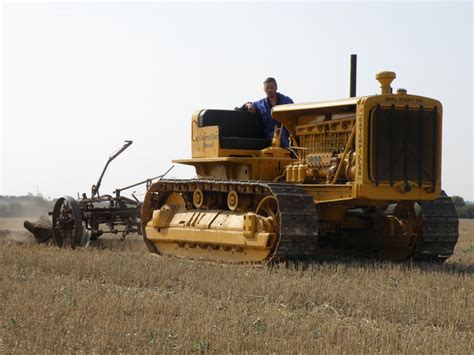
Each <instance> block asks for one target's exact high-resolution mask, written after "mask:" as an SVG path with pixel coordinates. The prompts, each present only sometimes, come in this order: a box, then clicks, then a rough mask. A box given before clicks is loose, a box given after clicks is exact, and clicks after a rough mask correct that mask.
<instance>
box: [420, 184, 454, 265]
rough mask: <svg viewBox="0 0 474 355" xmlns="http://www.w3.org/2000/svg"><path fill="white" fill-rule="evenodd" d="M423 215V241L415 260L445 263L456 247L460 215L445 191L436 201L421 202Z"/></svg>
mask: <svg viewBox="0 0 474 355" xmlns="http://www.w3.org/2000/svg"><path fill="white" fill-rule="evenodd" d="M418 204H419V205H420V207H421V211H422V214H423V220H424V223H423V241H422V244H421V245H420V246H419V247H418V250H417V251H416V255H415V259H417V260H421V261H438V262H443V261H445V260H446V259H447V258H449V257H450V256H451V255H452V254H453V252H454V247H455V246H456V243H457V240H458V236H459V232H458V224H459V220H458V215H457V213H456V208H455V206H454V203H453V201H452V199H451V197H449V196H447V195H446V193H445V192H444V191H443V192H442V194H441V196H440V197H439V198H438V199H436V200H434V201H420V202H418Z"/></svg>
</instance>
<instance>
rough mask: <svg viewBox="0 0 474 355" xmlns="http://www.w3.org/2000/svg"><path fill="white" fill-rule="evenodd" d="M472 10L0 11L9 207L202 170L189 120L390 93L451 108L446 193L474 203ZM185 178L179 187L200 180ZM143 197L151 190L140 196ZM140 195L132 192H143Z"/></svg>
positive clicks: (203, 6)
mask: <svg viewBox="0 0 474 355" xmlns="http://www.w3.org/2000/svg"><path fill="white" fill-rule="evenodd" d="M473 11H474V10H473V4H472V2H452V1H450V2H426V1H425V2H397V3H395V2H382V3H376V2H298V3H295V2H291V3H290V2H272V3H270V2H219V3H215V2H214V3H199V2H182V3H165V2H144V3H131V2H121V3H118V2H117V3H114V2H101V3H95V2H83V3H74V2H48V3H32V2H26V3H17V2H8V1H3V2H2V3H1V12H2V13H1V55H0V58H1V69H2V70H1V83H2V85H1V125H0V129H1V145H0V150H1V151H0V157H1V159H0V194H2V195H24V194H27V193H29V192H31V193H34V194H36V193H37V192H39V193H41V194H42V195H43V196H45V197H50V198H55V197H59V196H63V195H71V196H74V197H76V196H77V193H82V192H87V193H88V194H90V188H91V185H92V184H94V183H95V182H96V181H97V179H98V177H99V175H100V173H101V171H102V168H103V166H104V164H105V163H106V161H107V158H108V157H109V156H110V155H112V154H113V153H114V152H115V151H116V150H118V149H119V148H120V147H121V146H122V144H123V141H124V140H133V142H134V143H133V144H132V146H130V147H129V148H128V149H127V150H126V151H125V152H124V153H122V155H121V156H119V157H118V158H117V159H116V160H114V161H113V162H112V163H111V164H110V166H109V169H108V171H107V173H106V174H105V176H104V179H103V182H102V186H101V190H100V191H101V193H112V191H113V190H115V188H118V187H123V186H127V185H130V184H132V183H135V182H138V181H141V180H144V179H146V178H151V177H154V176H157V175H160V174H162V173H164V172H165V171H166V170H168V169H169V168H170V167H171V166H172V165H173V164H172V163H171V160H173V159H182V158H190V157H191V140H190V133H191V116H192V114H193V112H194V111H196V110H199V109H203V108H223V109H233V108H234V107H235V106H240V105H242V104H243V103H244V102H246V101H255V100H258V99H260V98H262V97H263V96H264V92H263V90H262V81H263V79H265V78H266V77H268V76H273V77H275V78H276V79H277V81H278V85H279V91H280V92H282V93H284V94H286V95H288V96H290V97H291V98H292V99H293V100H294V101H295V102H296V103H302V102H316V101H324V100H333V99H342V98H346V97H348V96H349V63H350V55H351V54H357V56H358V58H357V60H358V68H357V70H358V72H357V95H358V96H363V95H374V94H378V93H379V92H380V89H379V84H378V82H377V81H376V80H375V74H376V73H377V72H379V71H382V70H391V71H395V72H396V74H397V79H396V80H395V81H394V82H393V84H392V85H393V87H394V88H395V89H396V88H399V87H403V88H406V89H407V90H408V93H413V94H417V95H421V96H428V97H433V98H436V99H438V100H440V101H441V102H442V103H443V108H444V126H443V176H442V187H443V189H445V190H446V191H447V192H448V194H450V195H460V196H463V197H464V198H465V199H467V200H474V186H473V185H474V171H473V170H474V162H473V161H474V146H473V143H472V142H473V140H474V139H473V138H474V127H473V102H474V101H473V85H472V83H473V14H474V13H473ZM193 176H195V172H194V170H193V168H191V167H187V166H180V165H176V166H175V167H174V168H173V170H172V171H171V172H170V173H169V175H168V177H176V178H191V177H193ZM134 190H136V193H137V196H139V197H140V196H142V194H143V192H144V188H143V187H142V188H137V189H134ZM134 190H131V191H130V192H132V191H134Z"/></svg>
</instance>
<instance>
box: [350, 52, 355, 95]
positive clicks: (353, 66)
mask: <svg viewBox="0 0 474 355" xmlns="http://www.w3.org/2000/svg"><path fill="white" fill-rule="evenodd" d="M356 84H357V54H351V83H350V85H351V87H350V94H349V95H350V97H355V96H356Z"/></svg>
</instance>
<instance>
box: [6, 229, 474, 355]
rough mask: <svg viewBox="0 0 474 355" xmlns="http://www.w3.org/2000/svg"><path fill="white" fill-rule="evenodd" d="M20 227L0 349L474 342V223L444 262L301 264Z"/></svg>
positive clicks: (298, 349)
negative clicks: (48, 238) (47, 237)
mask: <svg viewBox="0 0 474 355" xmlns="http://www.w3.org/2000/svg"><path fill="white" fill-rule="evenodd" d="M18 222H19V221H16V222H15V221H12V220H11V221H6V220H1V221H0V223H1V224H0V232H1V230H2V229H3V230H6V229H9V230H10V231H12V230H14V228H13V227H12V226H8V227H7V226H6V223H13V224H15V223H16V224H18ZM17 229H18V230H20V229H21V228H17ZM15 233H18V232H11V233H5V232H4V233H3V240H4V242H3V243H0V265H1V268H0V290H1V291H0V292H1V293H0V297H1V299H2V302H1V303H0V304H1V318H0V353H36V352H40V353H44V352H55V353H64V352H100V353H104V352H107V353H110V352H127V353H128V352H159V353H169V352H172V351H176V352H180V353H181V352H207V351H208V352H216V353H240V352H252V353H255V352H257V353H263V352H265V353H268V352H284V353H319V352H323V353H372V352H381V353H393V352H397V353H399V352H404V353H414V352H421V353H457V354H468V353H472V350H473V341H472V339H473V330H474V324H473V322H474V315H473V309H474V307H473V298H472V296H473V289H474V285H473V278H472V274H473V270H474V220H463V221H461V240H460V242H459V244H458V246H457V248H456V254H455V255H454V256H453V257H452V258H451V259H450V260H449V261H448V262H447V263H446V264H445V265H441V266H434V265H426V264H424V265H423V264H421V265H420V264H418V265H407V264H390V263H378V262H371V261H343V262H331V263H322V264H316V265H313V266H311V267H309V268H308V269H305V270H301V269H295V268H293V269H286V268H283V267H282V268H277V269H267V268H263V267H251V266H233V265H231V266H229V265H216V264H212V263H203V262H194V261H187V260H177V259H173V258H167V257H154V256H151V255H148V254H147V252H146V251H145V248H144V246H143V245H142V243H141V241H139V240H138V238H132V239H131V240H129V241H128V242H127V243H125V244H124V245H120V244H119V243H116V242H115V241H113V240H112V241H111V240H109V241H106V246H107V247H106V248H105V249H100V250H98V249H86V250H75V251H71V250H58V249H56V248H54V247H48V246H42V245H37V244H34V243H31V244H26V243H23V244H20V243H18V242H11V240H12V238H11V235H14V234H15ZM8 235H10V237H9V236H8ZM13 239H14V238H13Z"/></svg>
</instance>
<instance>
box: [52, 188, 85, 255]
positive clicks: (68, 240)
mask: <svg viewBox="0 0 474 355" xmlns="http://www.w3.org/2000/svg"><path fill="white" fill-rule="evenodd" d="M82 235H83V226H82V212H81V209H80V208H79V204H78V203H77V201H76V200H74V199H73V198H72V197H70V196H65V197H61V198H59V199H58V200H57V201H56V203H55V204H54V208H53V239H54V242H55V243H56V245H57V246H58V247H60V248H67V247H69V248H72V249H74V248H76V247H78V246H81V244H83V243H82V240H81V239H82ZM86 244H87V243H86Z"/></svg>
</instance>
